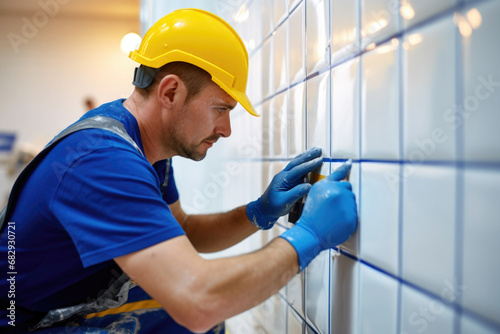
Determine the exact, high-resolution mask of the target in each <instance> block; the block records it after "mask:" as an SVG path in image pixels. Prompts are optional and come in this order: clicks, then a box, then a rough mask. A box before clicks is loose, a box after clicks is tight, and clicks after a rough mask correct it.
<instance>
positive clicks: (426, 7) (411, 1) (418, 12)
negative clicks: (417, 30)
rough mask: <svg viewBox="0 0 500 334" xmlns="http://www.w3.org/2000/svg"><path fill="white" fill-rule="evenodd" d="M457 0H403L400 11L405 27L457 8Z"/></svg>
mask: <svg viewBox="0 0 500 334" xmlns="http://www.w3.org/2000/svg"><path fill="white" fill-rule="evenodd" d="M455 4H456V0H440V1H435V0H401V8H400V10H399V12H400V14H401V17H402V18H403V27H404V28H408V27H411V26H413V25H415V24H417V23H420V22H423V21H425V20H427V19H429V18H431V17H433V16H435V15H437V14H440V13H443V12H444V11H446V10H448V9H450V8H452V7H453V6H455Z"/></svg>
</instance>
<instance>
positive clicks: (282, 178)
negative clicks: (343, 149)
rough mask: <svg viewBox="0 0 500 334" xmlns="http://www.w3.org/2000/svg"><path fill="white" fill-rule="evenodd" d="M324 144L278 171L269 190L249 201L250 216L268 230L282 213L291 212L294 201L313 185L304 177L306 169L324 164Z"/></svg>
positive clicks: (309, 169) (247, 209)
mask: <svg viewBox="0 0 500 334" xmlns="http://www.w3.org/2000/svg"><path fill="white" fill-rule="evenodd" d="M322 163H323V157H322V156H321V148H318V147H314V148H311V149H309V150H307V151H305V152H304V153H302V154H299V155H298V156H297V157H296V158H295V159H293V160H292V161H290V163H288V165H287V166H286V167H285V169H283V170H282V171H281V172H279V173H278V174H276V175H275V176H274V177H273V180H272V181H271V184H270V185H269V187H267V189H266V192H265V193H264V195H262V196H261V197H260V198H259V199H257V200H256V201H253V202H250V203H249V204H248V205H247V208H246V211H247V216H248V218H249V219H250V221H251V222H252V224H254V225H255V226H256V227H257V228H259V229H261V230H268V229H270V228H271V227H273V225H274V223H275V222H276V220H278V218H279V217H281V216H284V215H286V214H287V213H289V212H290V211H291V210H292V208H293V205H294V203H295V202H296V201H297V200H298V199H299V198H302V197H303V196H305V195H306V194H307V193H308V192H309V190H310V189H311V185H310V184H309V183H304V182H303V178H304V176H306V175H307V173H309V172H312V171H313V170H315V169H318V168H320V167H321V164H322Z"/></svg>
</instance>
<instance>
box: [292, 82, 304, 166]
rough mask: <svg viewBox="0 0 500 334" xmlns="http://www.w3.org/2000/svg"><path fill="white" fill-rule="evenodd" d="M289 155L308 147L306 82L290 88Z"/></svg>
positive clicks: (295, 154)
mask: <svg viewBox="0 0 500 334" xmlns="http://www.w3.org/2000/svg"><path fill="white" fill-rule="evenodd" d="M288 134H289V135H288V148H289V157H295V156H297V155H298V154H300V153H302V152H303V151H304V150H305V148H306V84H305V83H304V82H302V83H300V84H298V85H296V86H293V87H292V88H291V89H290V114H289V116H288Z"/></svg>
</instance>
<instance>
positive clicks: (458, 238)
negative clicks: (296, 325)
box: [256, 0, 500, 333]
mask: <svg viewBox="0 0 500 334" xmlns="http://www.w3.org/2000/svg"><path fill="white" fill-rule="evenodd" d="M487 1H490V0H476V1H473V2H472V4H477V3H483V2H487ZM358 4H359V0H358ZM299 5H300V2H299ZM299 5H298V6H295V7H294V8H293V9H292V11H290V12H289V13H288V16H287V17H286V18H285V20H283V22H285V21H286V20H287V19H288V18H289V15H290V14H291V13H292V12H294V11H295V10H297V8H299ZM304 5H305V3H304ZM464 5H465V4H464V3H462V2H460V3H459V4H457V5H456V6H454V7H452V8H450V9H449V10H446V11H443V12H441V13H439V14H437V15H435V16H433V17H430V18H429V19H427V20H425V21H423V22H421V23H419V24H417V25H415V26H412V27H411V28H409V29H406V30H403V31H401V32H399V33H398V34H396V35H395V36H391V37H389V38H387V39H386V40H385V41H382V42H386V41H389V40H391V39H393V38H394V37H396V38H402V37H403V36H404V35H405V34H408V33H409V32H412V31H414V30H415V29H419V28H421V27H422V26H424V25H427V24H429V23H432V22H434V21H437V20H439V19H441V18H443V17H445V16H447V15H451V14H452V13H453V12H454V11H456V10H458V9H460V8H462V7H463V6H464ZM468 5H471V3H469V4H468ZM304 7H305V6H304ZM360 12H361V6H360V5H358V15H360ZM398 17H399V16H398ZM399 19H400V20H401V18H400V17H399ZM283 22H281V23H280V25H281V24H283ZM306 24H307V22H305V21H304V25H306ZM277 27H279V25H278V26H277ZM277 27H276V28H277ZM276 28H275V29H276ZM275 29H274V30H273V31H272V32H271V33H270V34H269V35H268V36H267V37H266V38H265V40H267V38H270V36H272V34H273V33H274V31H275ZM358 35H359V34H358ZM456 36H457V37H458V38H460V35H459V34H458V32H457V33H456ZM265 40H264V41H265ZM264 41H263V43H264ZM263 43H262V44H263ZM262 44H261V45H262ZM379 44H382V43H377V45H379ZM399 44H400V45H399V47H398V49H399V52H398V56H399V62H398V63H399V64H398V66H399V81H400V82H399V90H400V95H399V96H400V100H399V108H400V110H399V114H400V120H399V123H400V124H399V142H400V147H399V153H400V157H401V158H403V151H404V147H403V125H404V122H403V121H404V119H403V113H404V110H403V101H404V99H403V89H402V88H403V68H402V67H403V55H402V54H403V50H402V48H401V43H399ZM456 44H457V45H456V47H457V50H458V51H456V52H455V53H456V55H455V56H456V57H457V58H456V75H457V78H456V82H457V87H456V101H457V103H459V102H460V101H461V97H462V94H463V87H462V86H463V83H464V78H463V73H462V72H461V67H460V66H462V65H463V64H462V62H463V59H462V58H461V48H460V43H458V42H457V43H456ZM365 52H367V51H366V50H361V51H359V52H358V53H357V54H354V55H351V56H349V57H348V58H346V59H345V60H343V61H341V62H340V63H336V64H330V68H329V69H325V70H324V71H321V72H315V73H312V74H310V75H309V76H307V77H306V78H304V79H303V80H301V81H299V82H296V83H293V84H290V85H289V87H288V88H285V89H283V90H281V91H279V92H276V93H274V94H272V95H271V96H268V97H266V98H265V99H264V100H263V101H262V102H261V103H264V102H265V101H268V100H269V99H272V98H273V97H275V96H276V95H279V94H281V93H283V92H285V91H286V90H288V89H290V88H292V87H294V86H296V85H298V84H301V83H304V82H305V83H306V87H305V90H306V94H305V105H306V120H305V126H306V136H305V141H306V142H305V144H306V147H307V81H308V80H310V79H311V78H314V77H315V76H317V75H320V74H322V73H323V72H326V71H330V70H331V69H332V68H333V67H335V66H338V65H339V64H342V63H345V62H347V61H349V60H351V59H353V58H356V57H360V56H361V55H362V54H363V53H365ZM305 57H306V55H304V59H305ZM306 64H307V62H306ZM330 80H331V79H330ZM360 106H361V104H360ZM359 110H361V109H359ZM331 122H332V119H331V117H330V136H331ZM360 122H361V119H360ZM359 126H360V153H361V124H359ZM459 129H460V128H459ZM330 143H331V140H330ZM463 152H464V133H463V129H462V131H459V130H457V132H456V155H457V159H456V160H455V161H425V162H413V161H404V160H369V159H359V160H355V162H358V163H362V162H363V163H388V164H394V163H395V164H399V166H400V176H401V168H402V166H403V165H405V164H417V165H441V166H450V167H454V168H455V169H456V170H457V178H456V182H457V189H456V199H455V200H456V207H455V209H456V215H457V219H456V228H455V229H456V235H455V273H456V275H457V277H458V284H462V282H463V263H462V262H463V238H464V235H463V224H464V222H463V204H464V195H465V194H464V179H463V173H464V171H465V169H467V168H484V169H495V170H496V169H500V162H486V161H472V162H471V161H464V153H463ZM288 160H291V159H272V158H268V159H260V160H259V159H257V160H256V161H259V162H262V161H288ZM345 160H346V159H334V158H324V161H325V162H330V163H332V162H344V161H345ZM360 168H361V165H360ZM360 188H361V185H360ZM402 198H403V184H402V183H401V182H400V189H399V200H398V201H399V203H398V205H399V213H398V216H399V217H398V225H399V231H398V252H399V255H398V274H397V276H396V275H394V274H391V273H388V272H386V271H384V270H382V269H381V268H378V267H377V266H375V265H373V264H371V263H369V262H367V261H365V260H363V259H359V258H357V257H356V256H354V255H352V254H350V253H348V252H346V251H345V250H343V249H340V248H339V250H340V253H341V254H342V255H344V256H347V257H349V258H351V259H353V260H355V261H359V262H360V263H362V264H364V265H367V266H368V267H370V268H372V269H374V270H377V271H379V272H381V273H383V274H385V275H387V276H389V277H391V278H393V279H395V280H396V281H398V283H399V284H398V320H397V321H398V324H397V325H398V330H400V329H401V307H402V296H401V291H402V286H403V285H405V286H408V287H411V288H413V289H415V290H417V291H419V292H420V293H423V294H425V295H427V296H428V297H430V298H433V299H437V300H441V298H440V297H439V296H437V295H436V294H434V293H432V292H430V291H427V290H425V289H424V288H422V287H420V286H418V285H415V284H413V283H411V282H408V281H406V280H404V279H403V278H402V265H403V262H402V231H403V229H402V227H403V226H402V225H403V219H402V210H403V205H402ZM278 225H280V226H282V225H281V224H279V223H278ZM282 227H283V228H287V227H285V226H282ZM329 281H330V285H331V270H330V276H329ZM329 289H330V287H329ZM330 293H331V291H330ZM280 297H281V298H282V299H284V300H285V301H286V303H287V304H288V306H290V307H291V308H292V310H293V312H295V313H296V314H297V315H298V316H299V317H300V318H301V319H302V320H304V323H305V324H306V326H308V327H309V328H311V329H312V330H313V331H314V332H315V333H316V330H314V329H313V328H312V327H311V326H310V325H309V324H308V322H307V321H306V319H304V318H303V317H302V316H301V315H300V314H299V313H298V312H297V311H296V310H295V309H294V308H293V307H292V306H291V305H290V304H289V303H288V301H287V300H286V298H285V297H283V296H282V295H281V294H280ZM460 299H461V298H460V296H459V297H458V299H457V300H456V301H455V302H454V303H452V304H449V303H447V302H443V303H445V304H446V305H448V306H449V307H451V308H452V309H453V310H454V315H455V322H454V330H455V332H457V331H459V330H460V324H459V323H460V315H461V314H465V315H468V316H470V317H472V318H474V319H476V320H478V321H479V322H481V323H484V324H486V325H488V326H490V327H492V328H495V329H500V325H499V324H496V323H493V322H492V321H491V320H489V319H486V318H484V317H483V316H482V315H480V314H477V313H475V312H473V311H471V310H468V309H466V308H464V307H463V306H461V305H460ZM328 306H329V310H330V306H331V305H330V303H329V305H328ZM329 327H330V328H329V330H330V331H331V325H330V326H329Z"/></svg>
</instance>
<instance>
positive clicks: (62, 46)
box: [0, 0, 140, 204]
mask: <svg viewBox="0 0 500 334" xmlns="http://www.w3.org/2000/svg"><path fill="white" fill-rule="evenodd" d="M139 29H140V25H139V2H138V0H106V1H99V0H93V1H92V0H91V1H88V0H86V1H81V0H23V1H10V0H0V36H1V38H0V101H1V102H0V106H1V109H0V133H15V136H16V138H15V142H14V147H13V152H18V151H19V150H23V151H34V152H36V151H38V150H40V149H41V148H43V146H44V145H45V144H46V143H47V142H48V141H49V140H50V139H52V138H53V136H55V135H56V134H57V133H58V132H59V131H61V130H62V129H64V128H65V127H66V126H68V125H69V124H70V123H72V122H74V121H75V120H77V119H78V118H79V117H80V116H81V115H82V114H83V113H84V112H85V111H86V110H87V107H86V105H85V100H86V99H87V98H90V99H92V100H93V101H94V103H95V104H97V105H99V104H102V103H105V102H108V101H111V100H114V99H117V98H120V97H127V96H128V95H129V94H130V92H131V91H132V85H131V82H132V78H133V70H134V67H135V64H134V62H133V61H131V60H130V59H128V57H127V56H126V55H125V53H123V52H122V51H121V49H120V43H121V39H122V37H123V36H124V35H125V34H127V33H130V32H135V33H139V32H140V31H139ZM11 158H13V157H12V156H11V155H9V154H8V152H5V151H0V160H1V161H4V163H0V168H1V170H0V189H1V192H0V203H2V204H3V201H4V196H5V192H6V190H5V188H8V187H9V185H10V184H11V182H12V178H11V177H6V176H5V169H6V168H8V167H7V164H8V163H5V161H6V160H9V159H11ZM10 162H11V161H9V163H10ZM11 167H12V165H11Z"/></svg>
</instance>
